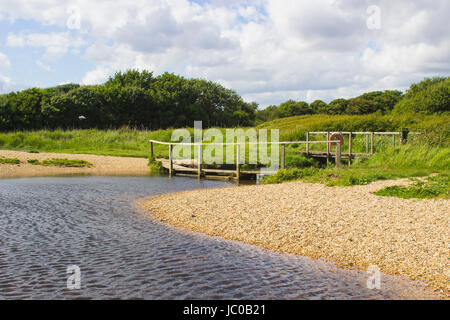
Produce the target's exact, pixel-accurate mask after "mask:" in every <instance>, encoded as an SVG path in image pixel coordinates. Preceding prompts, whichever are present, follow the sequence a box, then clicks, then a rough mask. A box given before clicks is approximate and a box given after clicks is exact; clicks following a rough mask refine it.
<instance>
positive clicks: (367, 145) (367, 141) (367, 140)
mask: <svg viewBox="0 0 450 320" xmlns="http://www.w3.org/2000/svg"><path fill="white" fill-rule="evenodd" d="M366 154H369V134H368V133H366Z"/></svg>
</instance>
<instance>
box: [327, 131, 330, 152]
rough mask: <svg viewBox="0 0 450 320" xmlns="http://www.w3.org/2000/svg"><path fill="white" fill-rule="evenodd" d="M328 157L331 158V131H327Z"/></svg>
mask: <svg viewBox="0 0 450 320" xmlns="http://www.w3.org/2000/svg"><path fill="white" fill-rule="evenodd" d="M327 141H328V142H327V157H328V158H329V157H330V142H329V141H330V133H329V132H327Z"/></svg>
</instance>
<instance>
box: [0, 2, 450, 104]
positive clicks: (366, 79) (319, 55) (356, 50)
mask: <svg viewBox="0 0 450 320" xmlns="http://www.w3.org/2000/svg"><path fill="white" fill-rule="evenodd" d="M449 16H450V1H449V0H432V1H430V0H405V1H403V0H395V1H393V0H253V1H248V0H241V1H238V0H195V1H194V0H191V1H189V0H134V1H129V0H116V1H114V2H113V1H109V0H96V1H92V0H69V1H66V0H34V1H31V0H14V1H11V0H0V93H6V92H10V91H16V90H21V89H26V88H30V87H51V86H55V85H59V84H64V83H70V82H72V83H80V84H85V85H91V84H100V83H103V82H105V81H106V80H107V79H108V77H109V76H111V75H113V74H114V73H115V72H116V71H119V70H121V71H124V70H127V69H139V70H143V69H146V70H150V71H153V72H154V74H155V75H159V74H161V73H164V72H171V73H175V74H178V75H182V76H184V77H187V78H202V79H207V80H211V81H215V82H219V83H220V84H222V85H224V86H225V87H228V88H231V89H234V90H235V91H237V92H238V93H239V94H240V95H242V96H243V98H244V99H245V100H246V101H248V102H251V101H256V102H257V103H259V105H260V107H265V106H268V105H271V104H277V105H278V104H280V103H281V102H283V101H286V100H288V99H294V100H304V101H307V102H312V101H314V100H316V99H322V100H324V101H326V102H329V101H331V100H333V99H336V98H341V97H343V98H350V97H354V96H357V95H359V94H362V93H364V92H368V91H374V90H387V89H397V90H402V91H405V90H406V89H407V88H408V87H409V85H410V84H411V83H414V82H419V81H421V80H423V79H424V78H425V77H432V76H449V74H450V22H449V21H450V20H449V18H448V17H449Z"/></svg>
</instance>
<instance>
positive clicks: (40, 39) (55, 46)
mask: <svg viewBox="0 0 450 320" xmlns="http://www.w3.org/2000/svg"><path fill="white" fill-rule="evenodd" d="M84 43H85V41H84V40H83V39H82V38H80V37H76V38H74V37H72V36H71V34H70V33H69V32H52V33H28V34H14V33H8V36H7V39H6V45H7V46H10V47H34V48H45V54H44V58H45V59H59V58H61V57H62V56H64V55H65V54H67V53H68V52H69V50H70V49H74V50H77V49H79V48H80V47H81V46H83V45H84Z"/></svg>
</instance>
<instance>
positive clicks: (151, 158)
mask: <svg viewBox="0 0 450 320" xmlns="http://www.w3.org/2000/svg"><path fill="white" fill-rule="evenodd" d="M153 160H155V154H154V153H153V142H150V161H153Z"/></svg>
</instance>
